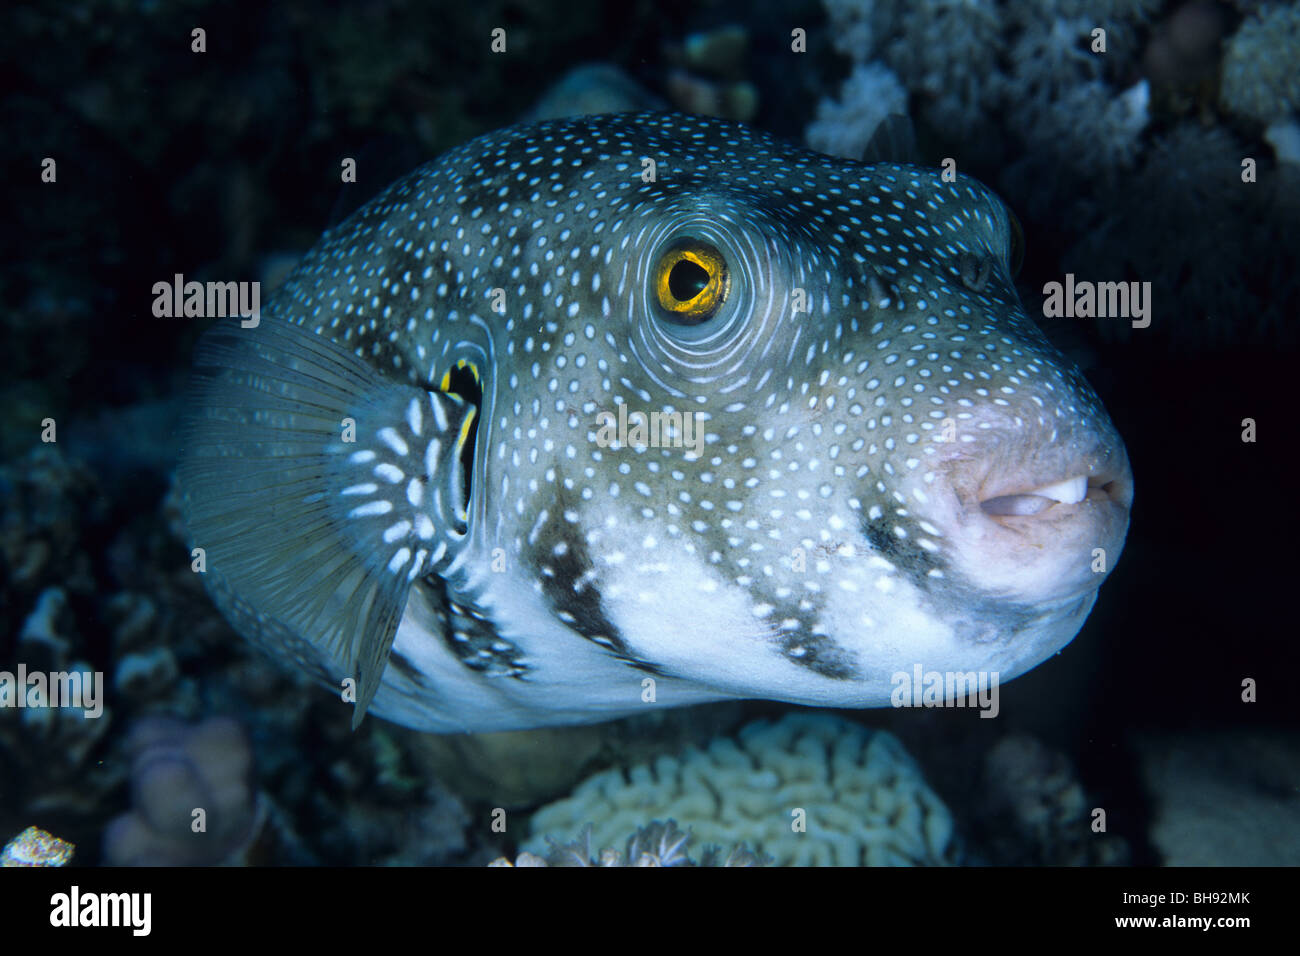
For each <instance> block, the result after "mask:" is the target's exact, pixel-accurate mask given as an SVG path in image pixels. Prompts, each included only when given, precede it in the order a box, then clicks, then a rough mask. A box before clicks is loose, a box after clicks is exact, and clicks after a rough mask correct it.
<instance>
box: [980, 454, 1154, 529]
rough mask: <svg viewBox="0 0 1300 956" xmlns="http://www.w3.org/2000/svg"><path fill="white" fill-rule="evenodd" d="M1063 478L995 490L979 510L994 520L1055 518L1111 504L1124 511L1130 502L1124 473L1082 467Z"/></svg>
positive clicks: (1129, 487) (1130, 486) (1130, 484)
mask: <svg viewBox="0 0 1300 956" xmlns="http://www.w3.org/2000/svg"><path fill="white" fill-rule="evenodd" d="M1067 474H1068V476H1067V477H1064V478H1049V479H1048V480H1047V481H1044V482H1041V483H1040V482H1034V481H1032V480H1031V481H1021V482H1018V483H1017V484H1018V486H1017V487H1014V488H998V489H997V490H996V491H995V492H994V493H993V494H987V493H986V496H984V497H982V498H981V499H980V502H979V506H980V510H981V511H983V512H984V514H986V515H988V516H989V517H990V518H993V519H994V520H999V521H1001V520H1002V519H1008V518H1034V517H1038V516H1040V515H1041V516H1052V517H1055V516H1059V515H1061V514H1063V513H1064V512H1065V511H1068V510H1069V509H1071V508H1073V507H1074V506H1077V505H1081V504H1084V503H1091V504H1093V505H1106V504H1114V505H1118V506H1119V507H1121V508H1123V509H1124V510H1126V511H1127V510H1128V509H1129V507H1130V506H1131V505H1132V503H1133V478H1132V476H1131V475H1130V474H1129V473H1128V472H1127V470H1123V471H1121V470H1120V469H1116V468H1111V469H1108V470H1098V471H1093V472H1092V473H1089V471H1088V470H1086V468H1084V467H1080V468H1079V470H1078V471H1076V472H1072V473H1067Z"/></svg>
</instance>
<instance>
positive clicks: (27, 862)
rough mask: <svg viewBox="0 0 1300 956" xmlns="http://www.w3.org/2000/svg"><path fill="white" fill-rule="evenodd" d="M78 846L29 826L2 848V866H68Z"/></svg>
mask: <svg viewBox="0 0 1300 956" xmlns="http://www.w3.org/2000/svg"><path fill="white" fill-rule="evenodd" d="M75 850H76V847H75V846H73V845H72V844H71V843H69V842H67V841H66V840H60V839H59V838H58V837H56V836H54V835H53V834H50V833H46V832H45V831H44V830H42V829H40V828H39V827H28V828H27V829H26V830H24V831H23V832H22V833H20V834H18V835H17V836H16V837H14V838H13V839H12V840H10V841H9V842H8V843H6V844H5V847H4V849H3V850H0V866H66V865H67V863H68V862H69V861H70V860H71V859H72V854H73V851H75Z"/></svg>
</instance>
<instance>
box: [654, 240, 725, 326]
mask: <svg viewBox="0 0 1300 956" xmlns="http://www.w3.org/2000/svg"><path fill="white" fill-rule="evenodd" d="M730 289H731V274H730V272H729V271H728V269H727V261H726V260H725V259H724V258H723V257H722V253H721V252H719V251H718V250H717V249H716V248H715V247H714V246H711V245H709V244H708V243H707V242H702V241H700V240H698V239H685V240H682V241H681V242H678V243H675V244H673V245H672V246H671V247H669V248H668V249H667V251H665V252H664V253H663V255H661V256H660V257H659V263H658V264H657V265H656V266H655V294H656V295H657V297H658V299H659V305H660V307H661V308H662V309H663V310H664V312H665V314H666V315H667V317H668V319H669V321H671V322H673V323H675V324H677V325H699V324H700V323H701V322H706V321H708V320H709V319H711V318H713V316H715V315H717V313H718V309H720V308H721V307H722V303H723V302H725V301H726V299H727V293H728V292H729V291H730Z"/></svg>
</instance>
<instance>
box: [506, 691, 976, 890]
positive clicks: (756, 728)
mask: <svg viewBox="0 0 1300 956" xmlns="http://www.w3.org/2000/svg"><path fill="white" fill-rule="evenodd" d="M661 814H662V815H668V816H671V817H672V818H673V819H675V820H677V821H679V822H680V823H681V824H682V825H683V826H685V827H687V828H688V829H689V830H690V831H691V833H692V834H693V835H694V836H695V838H697V839H699V840H703V841H705V842H707V843H711V844H719V845H724V846H731V845H734V844H738V843H740V842H742V841H749V842H751V843H752V845H753V846H754V847H755V848H756V850H757V851H758V852H760V853H764V854H768V855H770V856H772V857H773V858H774V859H775V861H776V862H777V863H779V864H781V865H838V866H855V865H862V864H866V865H872V866H883V865H912V864H940V863H946V862H952V861H954V860H955V859H956V856H957V850H956V846H955V842H954V838H953V831H952V821H951V817H950V815H949V813H948V810H947V808H946V807H944V805H943V804H942V802H940V800H939V798H938V797H937V796H935V794H934V792H933V791H931V790H930V788H929V787H928V786H927V785H926V783H925V780H924V778H923V777H922V776H921V772H920V770H919V768H918V767H917V766H916V764H915V763H914V762H913V761H912V759H911V758H910V757H909V756H908V755H907V753H906V752H905V751H904V750H903V748H902V745H901V744H899V743H898V741H897V740H896V739H895V738H893V737H892V736H890V735H889V734H886V733H883V732H872V731H870V730H868V729H867V728H865V727H863V726H862V725H860V724H856V723H853V722H850V721H847V720H843V719H840V718H836V717H831V716H829V715H825V714H791V715H788V716H786V717H784V718H782V719H781V720H779V721H777V722H775V723H772V722H769V721H755V722H753V723H750V724H747V725H746V726H745V727H743V728H742V729H741V730H740V732H739V733H738V734H737V735H736V737H735V738H732V737H719V738H716V739H715V740H713V741H712V742H711V743H710V744H709V745H708V746H707V747H706V748H704V749H700V748H697V747H688V748H686V749H685V750H684V751H683V752H682V753H681V754H680V756H676V757H671V756H663V757H660V758H658V759H657V760H655V761H654V762H653V763H651V764H642V765H640V766H636V767H632V768H631V769H627V770H610V771H606V772H604V773H600V774H597V775H596V776H594V777H591V778H590V779H588V780H586V781H585V782H584V783H582V784H581V785H579V786H578V787H577V789H576V790H575V791H574V792H573V794H572V796H570V797H568V798H567V799H564V800H560V801H557V802H556V803H553V804H550V805H548V806H545V807H543V808H541V809H540V810H538V811H537V813H536V814H534V816H533V818H532V821H531V824H530V826H531V833H532V836H531V837H530V838H529V840H527V841H526V842H525V844H524V849H525V850H527V851H528V852H531V853H535V854H538V855H543V854H544V851H545V842H544V840H543V835H544V834H550V833H566V832H568V833H572V832H575V831H577V830H578V829H579V828H580V827H581V826H582V825H583V824H585V823H588V822H590V823H591V824H592V834H591V836H590V839H589V842H591V843H592V844H593V845H595V846H600V847H605V846H612V845H616V844H617V842H618V841H619V840H620V839H621V837H622V835H623V834H625V833H628V832H630V831H632V830H634V829H636V827H637V826H638V825H639V823H640V821H643V820H645V819H647V818H649V817H652V816H655V815H661Z"/></svg>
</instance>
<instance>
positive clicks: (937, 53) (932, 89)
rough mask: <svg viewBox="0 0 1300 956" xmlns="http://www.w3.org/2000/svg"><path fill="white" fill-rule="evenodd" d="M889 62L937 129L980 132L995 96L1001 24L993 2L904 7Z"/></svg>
mask: <svg viewBox="0 0 1300 956" xmlns="http://www.w3.org/2000/svg"><path fill="white" fill-rule="evenodd" d="M900 6H901V13H900V15H899V20H898V31H897V34H896V35H895V39H893V40H892V42H890V43H889V45H888V47H887V48H886V49H885V51H884V59H885V62H886V63H888V64H889V65H890V66H891V67H892V68H893V69H894V71H895V72H896V73H897V74H898V75H899V77H901V78H902V81H903V83H904V85H905V86H906V87H907V88H908V89H909V90H911V91H912V92H913V93H915V94H916V95H917V97H918V100H919V103H920V115H921V116H923V117H924V118H925V119H926V120H927V121H928V122H929V123H930V124H931V125H932V126H934V127H935V128H936V129H944V130H949V131H951V132H952V133H954V134H957V135H962V136H965V135H968V134H970V133H972V132H974V131H975V130H977V129H979V127H980V124H981V123H982V121H983V112H984V107H985V105H986V104H987V103H988V102H989V100H990V97H991V96H992V95H993V93H994V88H993V86H992V85H991V82H990V81H991V80H992V78H993V77H994V76H995V74H996V72H997V69H996V68H997V56H998V47H999V43H998V35H999V32H1000V29H1001V25H1002V20H1001V16H1000V13H999V11H998V9H997V7H996V6H995V4H994V3H993V0H915V2H910V3H905V4H900Z"/></svg>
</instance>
